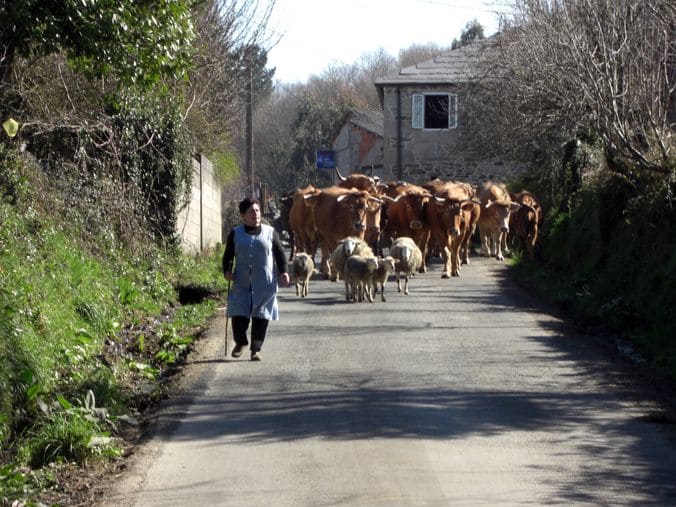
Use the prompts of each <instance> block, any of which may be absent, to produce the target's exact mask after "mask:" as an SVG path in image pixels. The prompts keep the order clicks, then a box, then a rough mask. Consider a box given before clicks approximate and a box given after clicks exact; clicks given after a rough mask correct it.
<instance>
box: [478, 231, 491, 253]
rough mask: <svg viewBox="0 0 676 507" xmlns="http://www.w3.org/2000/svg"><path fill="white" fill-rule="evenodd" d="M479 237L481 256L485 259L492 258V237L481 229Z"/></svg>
mask: <svg viewBox="0 0 676 507" xmlns="http://www.w3.org/2000/svg"><path fill="white" fill-rule="evenodd" d="M479 235H480V236H481V255H482V256H483V257H490V256H491V236H490V234H489V233H488V232H487V231H485V230H482V229H479Z"/></svg>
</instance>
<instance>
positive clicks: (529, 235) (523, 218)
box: [509, 190, 542, 260]
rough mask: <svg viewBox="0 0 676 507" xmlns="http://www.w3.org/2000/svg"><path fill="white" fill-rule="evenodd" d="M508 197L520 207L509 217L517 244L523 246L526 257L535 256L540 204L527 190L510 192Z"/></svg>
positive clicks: (540, 220) (540, 215)
mask: <svg viewBox="0 0 676 507" xmlns="http://www.w3.org/2000/svg"><path fill="white" fill-rule="evenodd" d="M510 198H511V199H512V201H514V202H515V203H517V204H520V205H521V207H520V208H519V209H518V210H516V212H514V213H512V214H511V215H510V217H509V228H510V230H511V235H512V238H513V240H514V242H515V243H516V245H517V246H519V247H521V248H524V247H525V250H526V252H527V253H528V257H529V258H530V259H531V260H532V259H533V258H534V257H535V244H536V243H537V240H538V234H539V231H540V226H541V224H542V206H540V203H539V202H538V201H537V199H536V198H535V196H534V195H533V194H531V193H530V192H528V191H527V190H522V191H521V192H517V193H514V194H510Z"/></svg>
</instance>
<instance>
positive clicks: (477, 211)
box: [455, 181, 481, 264]
mask: <svg viewBox="0 0 676 507" xmlns="http://www.w3.org/2000/svg"><path fill="white" fill-rule="evenodd" d="M455 183H456V185H460V186H461V187H463V188H464V189H465V191H466V192H467V193H468V194H469V195H471V196H472V202H473V203H474V208H473V209H472V212H471V213H470V221H469V224H468V227H465V236H464V238H463V239H462V247H461V250H460V258H461V260H462V263H463V264H469V250H470V245H471V243H472V236H474V232H475V231H476V227H477V224H478V223H479V217H480V216H481V202H480V201H479V198H478V197H477V195H476V187H474V185H471V184H469V183H464V182H460V181H456V182H455Z"/></svg>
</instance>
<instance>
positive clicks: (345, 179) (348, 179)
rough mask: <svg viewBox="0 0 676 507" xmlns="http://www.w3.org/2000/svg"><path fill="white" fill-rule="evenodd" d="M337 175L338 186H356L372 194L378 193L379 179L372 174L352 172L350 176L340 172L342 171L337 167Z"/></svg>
mask: <svg viewBox="0 0 676 507" xmlns="http://www.w3.org/2000/svg"><path fill="white" fill-rule="evenodd" d="M336 175H337V176H338V180H339V181H338V183H337V186H339V187H342V188H348V189H349V188H356V189H357V190H366V191H367V192H368V193H369V194H371V195H377V194H378V189H377V188H376V185H377V183H378V179H377V178H374V177H372V176H366V175H365V174H358V173H355V174H350V175H348V176H343V175H342V174H340V171H339V170H338V168H337V167H336Z"/></svg>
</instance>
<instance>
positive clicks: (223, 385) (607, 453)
mask: <svg viewBox="0 0 676 507" xmlns="http://www.w3.org/2000/svg"><path fill="white" fill-rule="evenodd" d="M440 270H441V266H440V265H439V264H433V265H432V266H431V269H430V271H429V272H428V273H426V274H424V275H418V276H416V277H415V278H414V279H413V280H412V281H411V284H410V290H411V294H410V295H409V296H404V295H402V294H398V293H397V290H396V283H392V282H390V283H389V284H388V285H387V286H386V296H387V302H381V301H380V298H379V297H378V298H377V299H376V301H375V302H374V303H347V302H345V300H344V289H343V284H342V283H341V282H339V283H331V282H329V281H324V280H316V281H313V282H312V283H311V285H310V295H309V297H308V298H306V299H301V298H298V297H296V296H295V291H294V290H293V288H287V289H282V292H281V296H280V315H281V320H279V321H277V322H273V323H271V325H270V329H269V334H268V340H267V342H266V344H265V346H264V348H263V361H262V362H251V361H249V360H248V358H249V356H248V354H246V355H244V356H243V358H242V359H239V360H234V359H232V358H228V359H227V360H225V359H224V358H223V324H224V320H223V319H222V318H221V319H219V320H217V321H216V323H215V325H214V327H213V329H212V330H211V333H210V336H209V338H208V342H207V343H208V345H207V346H206V347H205V351H203V352H202V354H201V355H198V356H196V357H195V356H193V357H191V359H190V361H191V363H192V366H193V368H195V367H197V368H198V370H197V371H198V372H199V373H198V374H196V376H195V381H194V386H195V388H194V390H193V391H192V392H191V393H188V395H186V396H184V397H181V398H178V399H176V400H173V401H172V403H170V404H169V405H168V406H167V408H165V409H164V410H163V411H162V413H161V414H160V415H159V420H158V434H157V435H156V436H155V438H154V439H152V441H150V442H149V443H148V444H146V445H145V446H144V448H143V450H142V451H141V452H140V453H139V457H137V460H136V462H137V463H136V465H135V466H133V467H131V468H132V469H131V470H130V471H129V472H128V473H127V474H125V475H124V476H123V477H121V478H120V481H119V484H118V485H119V488H118V489H119V491H118V492H117V493H111V495H110V496H108V497H107V499H106V502H107V503H108V504H109V505H117V506H120V505H138V506H144V507H145V506H160V505H162V506H165V505H166V506H169V505H172V506H175V505H200V506H201V505H233V506H323V505H349V506H351V505H357V506H362V505H363V506H371V505H376V506H379V505H383V506H394V505H402V506H403V505H433V506H437V505H439V506H441V505H521V504H532V505H545V504H547V505H553V504H564V505H571V504H588V505H646V504H652V505H676V438H675V437H674V434H675V433H676V428H674V424H665V423H664V421H660V419H659V418H656V417H653V416H651V413H652V412H651V411H653V410H655V408H654V407H652V406H651V405H650V404H649V403H646V402H643V401H642V400H641V397H640V394H636V393H633V392H632V391H631V389H629V388H628V387H627V385H626V383H625V382H624V380H623V379H624V374H623V372H622V371H621V369H620V366H618V362H617V361H616V360H615V361H611V360H608V359H607V357H605V356H604V354H603V353H602V349H601V348H599V347H598V345H594V344H593V343H592V342H593V340H589V339H584V338H580V337H578V336H574V335H573V334H571V333H570V332H569V331H568V330H567V329H568V326H567V325H566V324H565V323H564V322H561V321H560V320H558V319H557V318H555V317H553V316H552V315H550V314H548V313H547V312H546V311H544V310H543V309H542V307H541V306H540V305H539V303H538V302H537V301H534V300H533V299H531V298H529V297H527V295H525V291H524V290H523V289H521V288H518V287H516V286H514V285H513V284H512V283H510V282H509V281H508V280H506V279H505V276H506V271H507V268H506V267H505V265H504V264H502V263H499V262H497V261H495V260H494V259H493V260H489V259H480V258H476V257H474V258H472V263H471V264H470V265H469V266H466V267H463V270H462V276H461V277H460V278H453V279H447V280H442V279H441V278H440ZM231 343H232V342H231ZM231 348H232V345H231ZM653 415H654V414H653Z"/></svg>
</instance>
